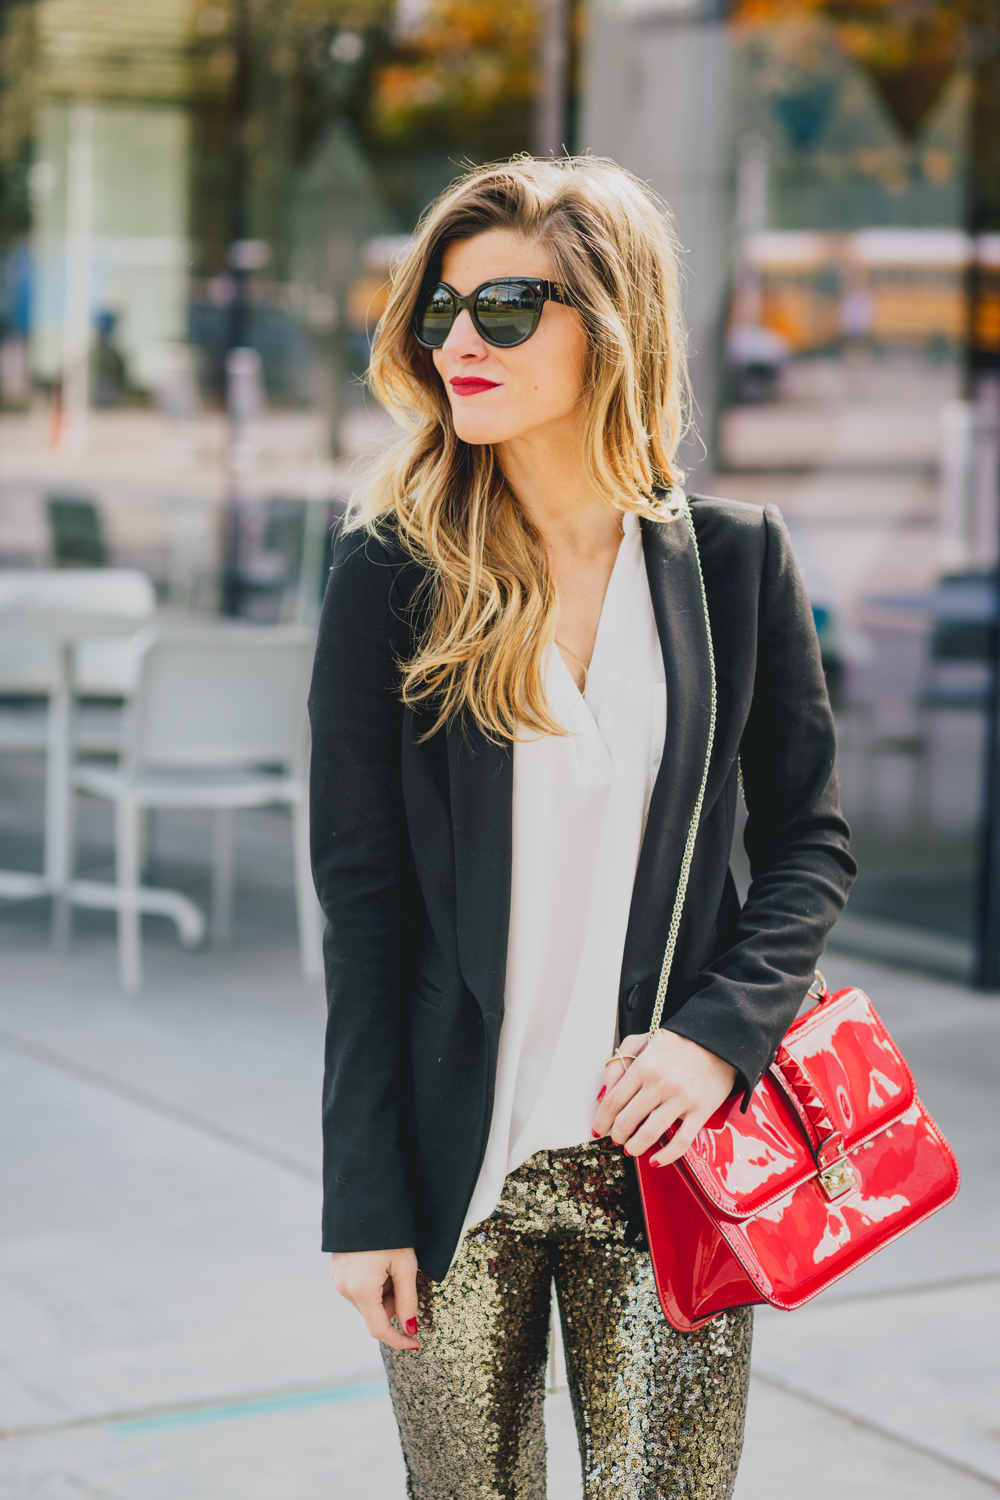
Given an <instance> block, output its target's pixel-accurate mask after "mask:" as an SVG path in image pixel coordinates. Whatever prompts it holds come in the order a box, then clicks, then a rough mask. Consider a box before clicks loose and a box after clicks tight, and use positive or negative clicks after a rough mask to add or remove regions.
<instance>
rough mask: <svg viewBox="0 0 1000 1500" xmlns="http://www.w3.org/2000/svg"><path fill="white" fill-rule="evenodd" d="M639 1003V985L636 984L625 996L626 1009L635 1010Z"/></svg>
mask: <svg viewBox="0 0 1000 1500" xmlns="http://www.w3.org/2000/svg"><path fill="white" fill-rule="evenodd" d="M638 1004H639V986H638V985H637V984H634V985H633V986H632V988H631V989H630V990H629V992H628V995H627V996H626V998H625V1008H626V1010H635V1009H636V1007H637V1006H638Z"/></svg>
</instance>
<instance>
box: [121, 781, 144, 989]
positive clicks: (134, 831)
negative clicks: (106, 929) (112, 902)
mask: <svg viewBox="0 0 1000 1500" xmlns="http://www.w3.org/2000/svg"><path fill="white" fill-rule="evenodd" d="M141 820H142V810H141V808H138V807H136V805H135V803H134V802H131V801H129V800H128V799H127V798H124V797H123V798H121V799H120V800H119V801H118V802H116V803H115V884H116V886H117V887H118V973H119V976H120V979H121V986H122V989H123V990H124V991H125V993H126V994H128V995H134V994H136V993H138V990H139V988H140V986H141V985H142V925H141V924H142V915H141V913H140V911H139V845H140V825H141Z"/></svg>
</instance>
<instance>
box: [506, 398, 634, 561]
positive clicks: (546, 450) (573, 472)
mask: <svg viewBox="0 0 1000 1500" xmlns="http://www.w3.org/2000/svg"><path fill="white" fill-rule="evenodd" d="M497 457H498V458H499V460H500V466H501V468H502V469H503V472H504V477H505V478H506V480H507V483H508V484H509V485H510V488H511V491H512V492H513V494H514V496H515V497H516V499H517V501H518V503H519V504H520V506H521V508H522V509H523V511H524V513H525V515H526V516H527V517H528V520H529V521H531V523H532V525H533V526H534V527H535V529H536V531H538V532H539V534H540V536H541V538H542V541H543V542H544V543H545V546H546V548H547V549H548V550H549V552H550V554H551V553H552V551H553V549H557V550H558V551H560V552H563V551H569V552H576V553H581V554H589V553H592V552H593V551H594V550H595V548H596V549H602V548H604V547H606V546H608V545H609V544H610V543H612V542H613V544H614V545H615V546H617V542H618V540H619V539H620V537H621V530H622V527H621V517H620V516H619V515H617V514H616V512H615V511H613V510H611V509H610V508H609V506H608V505H607V504H606V502H605V501H603V500H601V499H599V498H598V497H597V496H596V495H594V493H593V491H592V490H591V488H590V484H589V483H588V480H587V473H586V469H585V467H584V462H583V413H582V411H579V412H574V413H571V414H570V415H569V416H568V417H566V418H564V419H563V420H562V421H560V422H550V423H547V424H546V425H545V426H544V427H541V428H536V429H535V430H534V431H532V432H527V433H524V434H523V435H522V436H520V437H517V438H511V439H510V440H508V441H507V442H505V443H498V444H497Z"/></svg>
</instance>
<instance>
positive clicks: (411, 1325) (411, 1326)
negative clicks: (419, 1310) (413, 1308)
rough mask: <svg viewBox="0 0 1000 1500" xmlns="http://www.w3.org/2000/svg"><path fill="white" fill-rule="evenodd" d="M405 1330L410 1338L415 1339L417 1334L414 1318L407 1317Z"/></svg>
mask: <svg viewBox="0 0 1000 1500" xmlns="http://www.w3.org/2000/svg"><path fill="white" fill-rule="evenodd" d="M406 1331H407V1333H408V1334H409V1335H410V1338H411V1339H415V1338H416V1336H417V1320H416V1318H407V1320H406Z"/></svg>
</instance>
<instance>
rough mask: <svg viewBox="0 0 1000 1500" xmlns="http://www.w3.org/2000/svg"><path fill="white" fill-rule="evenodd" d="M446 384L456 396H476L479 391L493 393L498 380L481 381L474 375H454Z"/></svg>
mask: <svg viewBox="0 0 1000 1500" xmlns="http://www.w3.org/2000/svg"><path fill="white" fill-rule="evenodd" d="M448 384H449V385H450V386H451V388H452V390H453V391H454V392H455V395H456V396H478V395H479V392H480V391H495V390H496V388H497V386H498V385H499V384H500V382H499V380H481V379H480V378H479V377H478V376H475V375H456V376H455V378H454V380H449V382H448Z"/></svg>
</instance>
